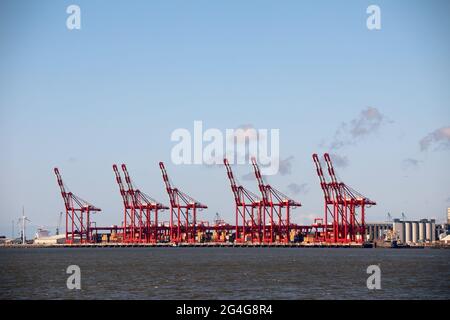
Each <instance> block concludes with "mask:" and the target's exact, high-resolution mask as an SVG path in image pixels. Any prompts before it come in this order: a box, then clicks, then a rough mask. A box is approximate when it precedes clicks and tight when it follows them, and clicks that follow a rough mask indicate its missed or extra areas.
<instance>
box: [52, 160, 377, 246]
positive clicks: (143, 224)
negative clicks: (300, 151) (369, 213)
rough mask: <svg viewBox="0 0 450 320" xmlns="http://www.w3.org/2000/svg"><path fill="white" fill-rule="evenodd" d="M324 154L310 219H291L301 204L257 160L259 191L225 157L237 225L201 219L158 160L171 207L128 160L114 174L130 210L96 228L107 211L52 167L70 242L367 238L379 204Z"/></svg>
mask: <svg viewBox="0 0 450 320" xmlns="http://www.w3.org/2000/svg"><path fill="white" fill-rule="evenodd" d="M323 159H324V161H325V163H326V166H327V172H328V176H329V179H327V178H326V177H325V175H324V171H323V170H322V165H321V162H320V160H319V157H318V155H317V154H314V155H313V161H314V164H315V166H316V171H317V174H318V177H319V182H320V187H321V189H322V191H323V194H324V215H323V217H318V218H316V219H315V220H314V223H312V224H311V225H298V224H295V223H292V222H291V217H292V213H293V210H294V209H295V208H298V207H300V206H301V203H300V202H299V201H296V200H293V199H291V198H289V197H288V196H286V195H285V194H284V193H282V192H280V191H279V190H277V189H276V188H274V187H273V186H271V185H269V184H267V183H265V181H264V179H263V176H262V174H261V172H260V169H259V166H258V163H257V162H256V159H254V158H253V159H252V167H253V171H254V174H255V178H256V181H257V186H258V189H259V193H260V194H259V195H256V194H254V193H252V192H250V191H249V190H248V189H246V188H245V187H243V186H241V185H237V183H236V181H235V179H234V176H233V172H232V169H231V167H230V165H229V162H228V160H227V159H224V165H225V168H226V172H227V176H228V179H229V181H230V185H231V191H232V194H233V196H234V202H235V206H236V211H235V224H234V225H231V224H228V223H225V222H224V221H215V222H214V223H213V224H209V222H206V221H201V220H199V219H198V217H197V215H198V213H199V212H200V211H202V210H204V209H207V208H208V207H207V205H206V204H203V203H201V202H199V201H197V200H195V199H194V198H192V197H191V196H189V195H187V194H186V193H184V192H182V191H181V190H180V189H179V188H177V187H174V186H173V184H172V183H171V180H170V179H169V175H168V173H167V170H166V168H165V166H164V163H162V162H160V163H159V167H160V170H161V174H162V179H163V182H164V186H165V189H166V192H167V195H168V198H169V206H166V205H164V204H162V203H160V202H158V201H156V200H154V199H153V198H151V197H150V196H149V195H147V194H146V193H144V192H142V191H141V190H140V189H138V188H137V187H136V186H135V185H134V183H133V182H132V180H131V177H130V174H129V172H128V169H127V167H126V165H125V164H122V165H121V166H120V168H121V169H122V174H123V176H124V178H125V184H124V183H123V180H122V174H121V173H120V171H119V167H118V166H117V165H115V164H114V165H113V172H114V174H115V177H116V181H117V184H118V186H119V192H120V196H121V197H122V201H123V206H124V214H123V221H122V223H121V224H120V225H114V226H111V227H98V226H96V225H95V223H93V221H92V219H91V214H93V213H98V212H101V209H100V208H98V207H97V206H95V205H93V204H91V203H89V202H87V201H85V200H83V199H82V198H80V197H79V196H77V195H75V194H74V193H72V192H67V191H66V190H67V188H66V187H65V185H64V183H63V180H62V177H61V174H60V172H59V169H58V168H55V169H54V172H55V175H56V178H57V182H58V185H59V188H60V191H61V195H62V198H63V201H64V206H65V210H66V232H65V242H66V243H67V244H72V243H81V244H83V243H95V242H99V241H110V242H120V243H167V242H171V243H201V242H236V243H263V244H273V243H292V242H302V241H306V242H325V243H335V244H338V243H342V244H348V243H359V244H362V243H363V242H365V233H366V226H365V210H366V208H368V207H370V206H372V205H375V204H376V203H375V202H374V201H372V200H370V199H369V198H367V197H365V196H363V195H362V194H360V193H359V192H357V191H355V190H354V189H352V188H350V187H349V186H348V185H347V184H345V183H344V182H342V181H339V180H338V179H337V175H336V173H335V170H334V167H333V163H332V160H331V157H330V156H329V155H328V154H327V153H326V154H324V156H323ZM165 210H169V218H170V221H168V222H161V220H160V219H159V214H160V213H161V212H163V211H165Z"/></svg>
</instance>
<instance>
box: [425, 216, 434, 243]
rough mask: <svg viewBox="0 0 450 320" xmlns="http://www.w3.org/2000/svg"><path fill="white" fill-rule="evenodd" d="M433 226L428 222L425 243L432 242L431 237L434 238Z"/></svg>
mask: <svg viewBox="0 0 450 320" xmlns="http://www.w3.org/2000/svg"><path fill="white" fill-rule="evenodd" d="M432 228H433V227H432V225H431V221H428V220H427V222H426V223H425V241H427V242H430V241H431V237H432V235H431V234H432V233H433V232H432Z"/></svg>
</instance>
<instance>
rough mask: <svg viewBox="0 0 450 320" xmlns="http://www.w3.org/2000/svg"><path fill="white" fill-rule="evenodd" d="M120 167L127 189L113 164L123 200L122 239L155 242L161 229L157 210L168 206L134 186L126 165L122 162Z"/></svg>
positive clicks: (125, 240) (133, 241) (135, 241)
mask: <svg viewBox="0 0 450 320" xmlns="http://www.w3.org/2000/svg"><path fill="white" fill-rule="evenodd" d="M121 167H122V171H123V174H124V176H125V182H126V184H127V187H128V190H125V188H124V186H123V183H122V178H121V175H120V173H119V170H118V169H117V165H115V164H114V165H113V170H114V173H115V175H116V181H117V183H118V185H119V190H120V194H121V195H122V199H123V202H124V224H123V241H124V242H132V243H157V242H158V241H159V240H160V236H161V231H163V230H160V229H159V227H158V212H160V211H163V210H165V209H169V208H168V207H166V206H165V205H163V204H161V203H160V202H158V201H156V200H155V199H153V198H151V197H150V196H149V195H147V194H145V193H144V192H142V191H140V190H139V189H137V188H135V186H134V185H133V182H132V180H131V178H130V174H129V173H128V169H127V167H126V165H125V164H122V166H121Z"/></svg>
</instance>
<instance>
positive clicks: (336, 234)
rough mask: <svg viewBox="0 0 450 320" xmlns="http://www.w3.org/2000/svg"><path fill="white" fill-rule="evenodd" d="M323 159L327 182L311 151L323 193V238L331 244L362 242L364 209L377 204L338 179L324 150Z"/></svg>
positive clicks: (317, 158) (316, 156) (315, 155)
mask: <svg viewBox="0 0 450 320" xmlns="http://www.w3.org/2000/svg"><path fill="white" fill-rule="evenodd" d="M323 158H324V160H325V163H326V165H327V169H328V175H329V177H330V181H327V180H326V179H325V177H324V175H323V171H322V167H321V164H320V160H319V157H318V155H317V154H313V161H314V163H315V165H316V169H317V174H318V176H319V181H320V185H321V188H322V190H323V193H324V203H325V215H324V221H325V235H324V239H325V241H326V242H334V243H337V242H339V243H349V242H358V243H362V242H364V234H365V209H366V208H367V207H370V206H372V205H376V202H374V201H372V200H370V199H369V198H367V197H365V196H363V195H362V194H361V193H359V192H357V191H356V190H354V189H352V188H351V187H349V186H348V185H346V184H345V183H344V182H342V181H339V180H338V178H337V176H336V173H335V170H334V166H333V162H332V161H331V157H330V155H329V154H328V153H325V154H324V156H323Z"/></svg>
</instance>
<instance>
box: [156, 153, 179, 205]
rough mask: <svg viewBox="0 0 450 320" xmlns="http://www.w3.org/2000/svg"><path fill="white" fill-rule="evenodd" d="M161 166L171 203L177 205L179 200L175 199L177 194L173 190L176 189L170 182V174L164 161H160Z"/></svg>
mask: <svg viewBox="0 0 450 320" xmlns="http://www.w3.org/2000/svg"><path fill="white" fill-rule="evenodd" d="M159 168H160V169H161V173H162V177H163V180H164V184H165V185H166V191H167V194H168V195H169V201H170V205H171V206H176V205H177V202H176V201H175V196H174V192H173V191H174V189H173V188H172V185H171V184H170V180H169V176H168V174H167V171H166V167H165V166H164V163H163V162H160V163H159Z"/></svg>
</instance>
